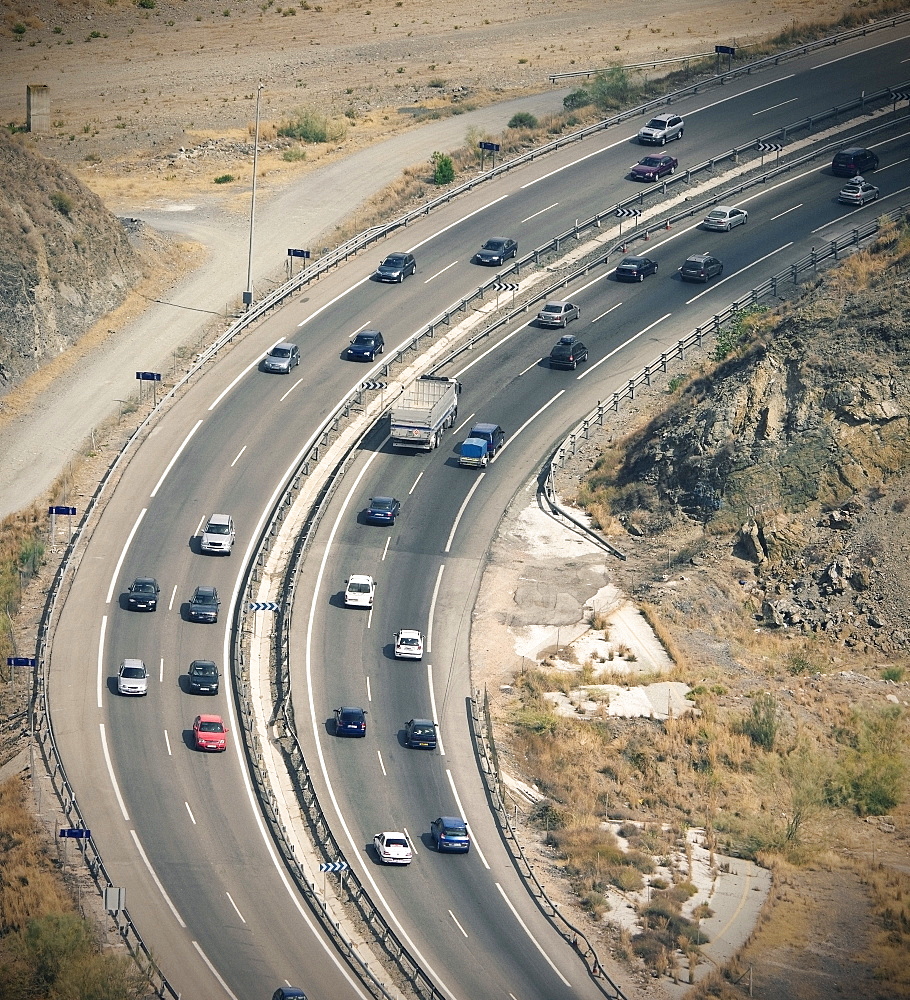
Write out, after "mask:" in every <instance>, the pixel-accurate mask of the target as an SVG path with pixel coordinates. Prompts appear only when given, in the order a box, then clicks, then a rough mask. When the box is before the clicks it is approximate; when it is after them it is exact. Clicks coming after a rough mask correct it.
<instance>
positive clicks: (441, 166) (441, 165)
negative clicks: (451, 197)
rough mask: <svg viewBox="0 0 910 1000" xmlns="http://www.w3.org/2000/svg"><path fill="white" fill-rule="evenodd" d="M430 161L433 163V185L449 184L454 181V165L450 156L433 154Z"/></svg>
mask: <svg viewBox="0 0 910 1000" xmlns="http://www.w3.org/2000/svg"><path fill="white" fill-rule="evenodd" d="M430 159H431V161H432V163H433V183H434V184H450V183H451V182H452V181H453V180H455V165H454V164H453V163H452V157H451V156H446V154H445V153H434V154H433V155H432V156H431V157H430Z"/></svg>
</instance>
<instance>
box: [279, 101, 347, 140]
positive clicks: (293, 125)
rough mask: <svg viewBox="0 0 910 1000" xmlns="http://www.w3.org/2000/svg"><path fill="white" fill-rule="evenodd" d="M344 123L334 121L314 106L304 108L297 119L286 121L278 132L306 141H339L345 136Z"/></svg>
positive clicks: (286, 136) (289, 137) (281, 134)
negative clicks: (313, 107) (314, 108)
mask: <svg viewBox="0 0 910 1000" xmlns="http://www.w3.org/2000/svg"><path fill="white" fill-rule="evenodd" d="M344 132H345V129H344V125H342V124H341V123H340V122H333V121H331V120H330V119H329V118H327V117H326V116H325V115H323V114H320V113H319V112H318V111H314V110H313V109H312V108H303V109H301V110H300V111H298V113H297V117H296V119H292V120H291V121H288V122H285V124H284V125H282V126H280V127H279V129H278V134H279V135H280V136H284V137H285V138H288V139H302V140H303V141H304V142H337V141H338V140H339V139H342V138H344Z"/></svg>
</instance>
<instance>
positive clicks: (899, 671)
mask: <svg viewBox="0 0 910 1000" xmlns="http://www.w3.org/2000/svg"><path fill="white" fill-rule="evenodd" d="M903 679H904V668H903V667H885V669H884V670H883V671H882V680H883V681H902V680H903Z"/></svg>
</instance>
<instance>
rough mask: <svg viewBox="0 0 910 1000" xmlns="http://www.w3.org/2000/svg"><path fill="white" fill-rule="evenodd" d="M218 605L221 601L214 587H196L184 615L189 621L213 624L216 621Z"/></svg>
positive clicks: (219, 605)
mask: <svg viewBox="0 0 910 1000" xmlns="http://www.w3.org/2000/svg"><path fill="white" fill-rule="evenodd" d="M220 607H221V601H220V600H219V599H218V591H217V590H216V589H215V588H214V587H197V588H196V589H195V590H194V591H193V596H192V597H191V598H190V603H189V607H188V608H187V610H186V616H187V618H189V620H190V621H191V622H210V623H211V624H213V625H214V623H215V622H217V621H218V609H219V608H220Z"/></svg>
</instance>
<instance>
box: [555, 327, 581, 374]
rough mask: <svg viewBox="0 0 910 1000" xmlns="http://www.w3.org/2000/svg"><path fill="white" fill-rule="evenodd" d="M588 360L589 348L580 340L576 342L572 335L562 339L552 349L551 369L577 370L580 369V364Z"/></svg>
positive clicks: (568, 334)
mask: <svg viewBox="0 0 910 1000" xmlns="http://www.w3.org/2000/svg"><path fill="white" fill-rule="evenodd" d="M587 360H588V349H587V347H585V345H584V344H583V343H582V342H581V341H580V340H576V338H575V337H573V336H572V334H570V333H567V334H566V335H565V336H563V337H560V338H559V340H558V341H557V342H556V343H555V344H554V345H553V347H552V348H551V349H550V367H551V368H572V369H575V368H577V367H578V365H579V362H581V361H587Z"/></svg>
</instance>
